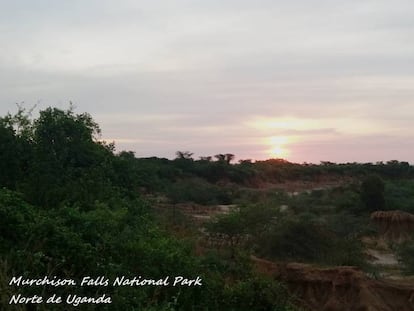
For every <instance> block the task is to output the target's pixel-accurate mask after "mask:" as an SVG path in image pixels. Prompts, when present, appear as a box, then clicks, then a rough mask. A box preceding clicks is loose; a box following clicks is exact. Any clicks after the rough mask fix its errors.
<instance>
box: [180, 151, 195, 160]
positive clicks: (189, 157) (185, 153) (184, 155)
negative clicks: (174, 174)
mask: <svg viewBox="0 0 414 311" xmlns="http://www.w3.org/2000/svg"><path fill="white" fill-rule="evenodd" d="M193 154H194V153H192V152H190V151H177V152H176V153H175V155H176V156H177V159H185V160H192V159H193V158H192V157H193Z"/></svg>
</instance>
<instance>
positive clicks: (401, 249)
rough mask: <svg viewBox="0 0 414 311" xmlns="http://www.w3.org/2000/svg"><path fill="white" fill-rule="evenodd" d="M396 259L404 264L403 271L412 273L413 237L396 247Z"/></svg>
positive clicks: (413, 258) (413, 263) (413, 260)
mask: <svg viewBox="0 0 414 311" xmlns="http://www.w3.org/2000/svg"><path fill="white" fill-rule="evenodd" d="M396 250H397V256H398V260H399V261H400V262H401V263H402V264H403V266H404V269H403V270H404V272H405V273H406V274H409V275H413V274H414V239H411V240H408V241H406V242H404V243H402V244H401V245H399V246H397V247H396Z"/></svg>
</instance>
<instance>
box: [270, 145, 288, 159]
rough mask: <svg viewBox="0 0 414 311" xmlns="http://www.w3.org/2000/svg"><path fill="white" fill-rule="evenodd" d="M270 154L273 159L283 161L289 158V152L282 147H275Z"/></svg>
mask: <svg viewBox="0 0 414 311" xmlns="http://www.w3.org/2000/svg"><path fill="white" fill-rule="evenodd" d="M270 154H271V156H272V157H273V158H278V159H283V158H285V157H286V156H287V151H286V150H285V149H284V148H282V146H273V148H272V149H271V150H270Z"/></svg>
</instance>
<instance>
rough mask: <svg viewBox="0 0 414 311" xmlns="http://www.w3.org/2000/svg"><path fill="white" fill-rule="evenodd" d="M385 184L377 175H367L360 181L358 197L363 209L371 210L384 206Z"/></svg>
mask: <svg viewBox="0 0 414 311" xmlns="http://www.w3.org/2000/svg"><path fill="white" fill-rule="evenodd" d="M384 192H385V184H384V181H383V180H382V179H381V178H380V177H379V176H377V175H369V176H367V177H366V178H365V179H364V180H363V181H362V183H361V189H360V197H361V201H362V202H363V204H364V207H365V210H366V211H368V212H373V211H377V210H382V209H384V207H385V198H384Z"/></svg>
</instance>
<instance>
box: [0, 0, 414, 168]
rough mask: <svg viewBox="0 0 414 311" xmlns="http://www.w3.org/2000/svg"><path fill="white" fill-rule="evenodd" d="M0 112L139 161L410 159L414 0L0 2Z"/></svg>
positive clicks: (413, 113) (413, 102)
mask: <svg viewBox="0 0 414 311" xmlns="http://www.w3.org/2000/svg"><path fill="white" fill-rule="evenodd" d="M0 7H1V9H0V42H1V44H0V115H1V116H3V115H5V114H6V113H7V112H12V113H13V112H15V111H16V110H17V109H16V103H24V106H25V107H27V108H30V107H32V106H33V105H37V109H38V110H39V109H45V108H47V107H49V106H53V107H58V108H62V109H66V108H68V107H69V102H72V103H73V104H74V105H75V107H76V112H79V113H82V112H88V113H90V114H91V115H92V117H93V118H94V119H95V121H97V122H98V123H99V125H100V127H101V129H102V137H101V139H103V140H106V141H108V142H111V141H114V142H115V144H116V147H117V150H118V151H121V150H131V151H134V152H135V153H136V156H137V157H148V156H158V157H166V158H174V157H175V152H176V151H178V150H180V151H187V150H188V151H191V152H193V153H194V157H195V158H197V157H199V156H209V155H215V154H218V153H233V154H235V155H236V159H254V160H263V159H268V158H285V159H287V160H289V161H292V162H299V163H302V162H308V163H319V162H320V161H332V162H377V161H388V160H400V161H408V162H410V163H414V148H413V147H414V146H413V134H414V122H413V120H414V40H413V38H414V1H412V0H396V1H389V0H348V1H337V0H289V1H278V0H251V1H248V0H208V1H205V0H179V1H178V0H168V1H159V0H151V1H139V0H117V1H114V0H113V1H109V0H71V1H68V0H37V1H32V0H26V1H24V0H13V1H12V0H10V1H4V0H0Z"/></svg>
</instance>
